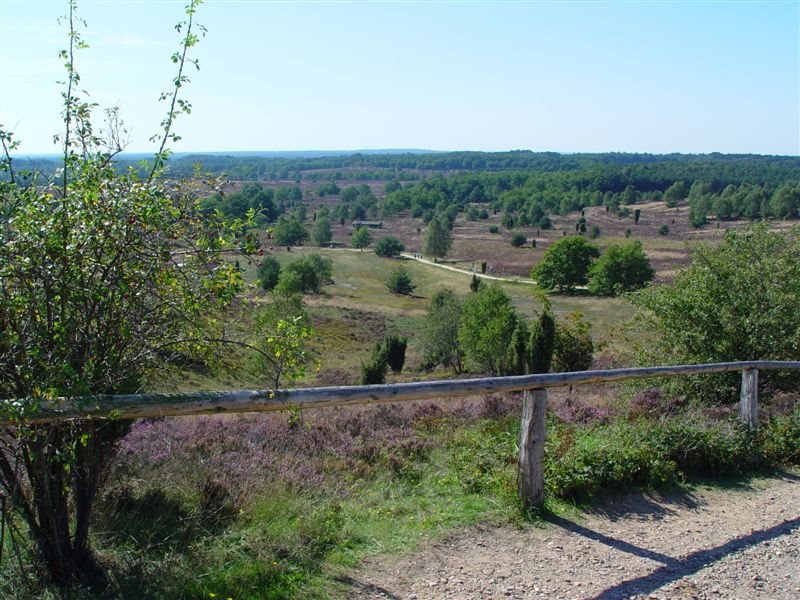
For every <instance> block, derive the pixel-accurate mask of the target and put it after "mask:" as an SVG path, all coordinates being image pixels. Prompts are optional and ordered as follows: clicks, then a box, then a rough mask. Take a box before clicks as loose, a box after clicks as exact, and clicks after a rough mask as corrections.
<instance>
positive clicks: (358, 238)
mask: <svg viewBox="0 0 800 600" xmlns="http://www.w3.org/2000/svg"><path fill="white" fill-rule="evenodd" d="M350 243H351V244H352V245H353V248H358V249H359V250H361V251H362V252H363V251H364V248H366V247H367V246H369V245H370V244H371V243H372V234H371V233H370V232H369V229H368V228H367V227H363V226H362V227H359V228H357V229H356V230H355V232H353V237H352V238H351V240H350Z"/></svg>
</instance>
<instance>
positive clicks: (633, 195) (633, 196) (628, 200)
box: [620, 185, 639, 205]
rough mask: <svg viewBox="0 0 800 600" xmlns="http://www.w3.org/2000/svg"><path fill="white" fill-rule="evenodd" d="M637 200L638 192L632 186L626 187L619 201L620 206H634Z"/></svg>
mask: <svg viewBox="0 0 800 600" xmlns="http://www.w3.org/2000/svg"><path fill="white" fill-rule="evenodd" d="M638 199H639V192H637V191H636V188H635V187H634V186H632V185H627V186H626V187H625V189H624V190H623V191H622V197H621V198H620V200H621V201H622V204H626V205H627V204H636V201H637V200H638Z"/></svg>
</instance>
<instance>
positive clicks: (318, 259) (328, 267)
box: [278, 254, 333, 294]
mask: <svg viewBox="0 0 800 600" xmlns="http://www.w3.org/2000/svg"><path fill="white" fill-rule="evenodd" d="M287 274H292V275H296V276H297V280H298V281H299V288H300V289H299V290H298V291H301V292H305V293H314V294H317V293H319V291H320V289H321V288H322V286H323V285H327V284H328V283H330V282H331V281H332V278H331V276H332V274H333V261H332V260H331V259H330V258H326V257H323V256H320V255H319V254H308V255H307V256H303V257H302V258H298V259H297V260H295V261H293V262H291V263H289V264H288V265H286V267H285V268H284V270H283V273H282V274H281V278H280V279H279V280H278V281H279V282H280V281H281V279H282V278H283V277H285V276H286V275H287Z"/></svg>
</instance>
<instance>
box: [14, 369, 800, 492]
mask: <svg viewBox="0 0 800 600" xmlns="http://www.w3.org/2000/svg"><path fill="white" fill-rule="evenodd" d="M759 369H784V370H788V369H800V362H788V361H747V362H726V363H710V364H700V365H678V366H665V367H644V368H632V369H608V370H602V371H579V372H573V373H546V374H539V375H518V376H511V377H488V378H480V379H455V380H444V381H424V382H413V383H395V384H385V385H359V386H335V387H318V388H301V389H291V390H287V389H281V390H239V391H228V392H188V393H176V394H127V395H99V396H92V397H90V398H80V399H59V400H55V401H47V402H42V403H41V404H40V405H38V406H37V407H36V410H35V411H32V412H31V414H30V415H29V416H28V417H27V418H26V422H28V423H48V422H54V421H60V420H65V419H76V418H84V419H85V418H90V419H93V418H120V419H141V418H155V417H174V416H189V415H210V414H233V413H245V412H268V411H280V410H284V409H286V408H287V407H290V406H291V407H298V408H321V407H332V406H349V405H357V404H376V403H387V402H406V401H412V400H431V399H439V400H441V399H447V398H459V397H464V396H472V395H476V394H489V393H496V392H518V391H523V392H524V395H523V402H522V428H521V432H520V444H519V493H520V496H521V498H522V500H523V501H524V502H525V503H526V504H528V505H530V506H535V505H538V504H541V502H542V499H543V491H544V480H543V470H542V464H543V460H544V439H545V418H544V416H545V411H546V405H547V388H551V387H560V386H565V385H579V384H589V383H600V382H607V381H623V380H627V379H644V378H652V377H671V376H678V375H697V374H702V373H719V372H726V371H728V372H729V371H741V373H742V385H741V393H740V403H739V416H740V419H741V421H742V423H743V424H744V426H745V427H747V428H750V429H755V428H756V427H758V371H759ZM15 402H16V401H9V400H6V401H0V405H1V404H2V403H5V404H6V405H8V404H10V403H15ZM3 413H5V411H3ZM3 424H5V425H13V424H14V421H9V420H0V425H3Z"/></svg>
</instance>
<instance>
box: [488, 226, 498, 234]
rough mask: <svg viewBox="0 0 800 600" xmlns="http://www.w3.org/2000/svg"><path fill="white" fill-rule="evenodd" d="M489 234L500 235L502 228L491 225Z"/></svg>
mask: <svg viewBox="0 0 800 600" xmlns="http://www.w3.org/2000/svg"><path fill="white" fill-rule="evenodd" d="M489 233H500V228H499V227H498V226H497V225H489Z"/></svg>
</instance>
